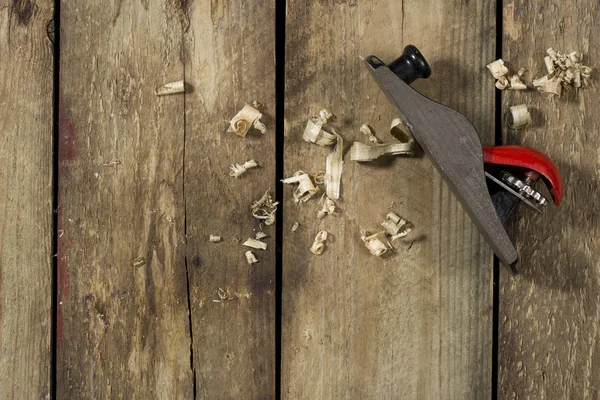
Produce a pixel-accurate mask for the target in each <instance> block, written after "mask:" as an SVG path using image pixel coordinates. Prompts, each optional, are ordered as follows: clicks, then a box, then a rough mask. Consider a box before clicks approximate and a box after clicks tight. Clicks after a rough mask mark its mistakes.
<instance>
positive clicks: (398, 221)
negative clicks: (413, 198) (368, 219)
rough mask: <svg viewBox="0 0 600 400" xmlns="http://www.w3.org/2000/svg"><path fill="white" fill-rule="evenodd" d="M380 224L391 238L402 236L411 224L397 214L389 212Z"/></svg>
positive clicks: (407, 231)
mask: <svg viewBox="0 0 600 400" xmlns="http://www.w3.org/2000/svg"><path fill="white" fill-rule="evenodd" d="M381 226H383V228H384V229H385V230H386V232H387V233H388V234H389V235H390V236H391V237H392V240H396V239H398V238H402V237H404V236H406V235H408V234H409V233H410V231H411V230H412V225H411V224H410V223H409V222H407V221H406V220H405V219H404V218H402V217H400V216H399V215H398V214H396V213H393V212H389V213H388V214H387V215H386V219H385V221H383V222H382V223H381Z"/></svg>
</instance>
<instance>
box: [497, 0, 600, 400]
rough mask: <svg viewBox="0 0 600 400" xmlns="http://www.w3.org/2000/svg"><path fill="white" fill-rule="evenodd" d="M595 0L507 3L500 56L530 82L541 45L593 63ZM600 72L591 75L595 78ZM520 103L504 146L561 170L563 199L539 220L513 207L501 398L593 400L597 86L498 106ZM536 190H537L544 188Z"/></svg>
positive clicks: (597, 383)
mask: <svg viewBox="0 0 600 400" xmlns="http://www.w3.org/2000/svg"><path fill="white" fill-rule="evenodd" d="M599 17H600V15H599V9H598V2H596V1H591V0H579V1H576V2H569V3H561V2H542V1H536V2H528V1H509V2H506V4H505V6H504V42H503V56H504V59H505V60H508V63H509V64H510V66H511V67H512V68H517V69H518V68H520V67H525V68H527V69H528V70H529V71H530V72H529V75H528V76H527V78H528V79H533V78H536V77H540V76H542V75H543V74H545V68H544V63H543V57H544V56H545V52H546V49H547V48H548V47H553V48H555V49H556V50H561V51H575V50H577V51H580V52H582V54H583V55H584V56H583V61H584V64H586V65H592V66H597V65H598V60H600V51H599V50H598V37H599V34H600V27H599V26H598V24H597V23H596V22H595V21H597V19H598V18H599ZM595 78H597V75H594V79H595ZM523 102H525V103H527V104H528V106H529V107H530V108H531V109H532V110H533V111H532V116H533V124H532V126H530V127H528V128H527V129H525V130H523V131H520V132H509V133H508V135H507V142H508V143H519V144H523V145H526V146H531V147H535V148H537V149H539V150H541V151H543V152H545V153H546V154H548V156H549V157H550V158H552V159H553V160H554V162H556V164H557V165H558V167H559V169H560V170H561V172H562V176H563V181H564V185H565V197H564V199H563V202H562V204H561V205H560V206H559V207H555V206H554V205H552V204H551V205H549V206H548V207H547V208H546V212H545V215H544V216H543V217H540V216H537V215H535V214H534V213H531V212H529V210H527V209H526V208H524V207H523V208H520V209H519V213H518V215H517V219H516V221H517V223H516V224H515V229H516V232H517V245H518V246H517V247H518V250H519V253H520V257H521V261H520V270H521V275H519V276H517V277H511V276H509V275H508V274H506V273H504V272H503V273H502V275H501V281H500V317H499V318H500V325H499V327H500V328H499V334H500V338H499V391H498V393H499V395H498V398H503V399H505V398H536V399H558V398H562V399H566V398H569V399H584V398H597V397H598V395H599V390H600V375H599V374H598V371H599V370H600V340H599V337H598V326H599V324H600V313H599V312H598V309H599V308H598V307H599V304H600V288H599V284H600V282H599V278H598V277H599V267H600V264H599V263H598V260H599V259H600V241H599V237H600V236H599V227H600V223H599V221H598V216H597V209H598V206H599V204H598V194H597V193H598V187H597V182H598V177H599V172H598V170H599V169H598V159H599V155H600V151H599V147H598V140H597V132H598V128H599V125H600V117H599V116H598V113H597V110H598V109H599V98H598V91H597V89H596V88H595V87H592V88H587V89H583V90H580V91H579V92H577V91H573V92H572V93H569V94H564V95H563V96H562V98H560V99H551V98H548V97H547V96H546V95H543V94H539V93H537V92H535V91H531V92H525V93H505V94H504V95H503V105H504V107H505V108H506V107H508V106H511V105H514V104H519V103H523ZM541 186H543V185H541Z"/></svg>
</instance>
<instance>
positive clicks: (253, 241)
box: [242, 238, 267, 250]
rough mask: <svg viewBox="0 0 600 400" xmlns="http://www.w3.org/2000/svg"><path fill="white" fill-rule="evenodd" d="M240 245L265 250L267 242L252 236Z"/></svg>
mask: <svg viewBox="0 0 600 400" xmlns="http://www.w3.org/2000/svg"><path fill="white" fill-rule="evenodd" d="M242 246H246V247H252V248H253V249H259V250H266V249H267V244H266V243H265V242H261V241H260V240H256V239H253V238H248V239H247V240H246V241H245V242H244V243H242Z"/></svg>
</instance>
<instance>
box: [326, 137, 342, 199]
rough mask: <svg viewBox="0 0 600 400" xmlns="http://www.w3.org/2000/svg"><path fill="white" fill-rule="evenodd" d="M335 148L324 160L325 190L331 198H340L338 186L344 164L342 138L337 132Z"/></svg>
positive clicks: (340, 181) (340, 182)
mask: <svg viewBox="0 0 600 400" xmlns="http://www.w3.org/2000/svg"><path fill="white" fill-rule="evenodd" d="M334 133H335V132H334ZM335 136H336V137H337V143H336V145H335V148H334V149H333V151H332V152H331V153H329V155H328V156H327V159H326V160H325V191H326V192H327V196H328V197H331V198H332V199H335V200H337V199H339V198H340V186H341V184H342V170H343V166H344V154H343V153H344V139H342V137H341V136H340V135H338V134H337V133H335Z"/></svg>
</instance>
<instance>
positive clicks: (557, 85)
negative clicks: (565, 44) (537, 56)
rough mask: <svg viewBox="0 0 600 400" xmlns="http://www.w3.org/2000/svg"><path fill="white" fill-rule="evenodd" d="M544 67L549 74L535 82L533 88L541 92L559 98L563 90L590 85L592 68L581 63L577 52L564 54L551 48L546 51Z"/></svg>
mask: <svg viewBox="0 0 600 400" xmlns="http://www.w3.org/2000/svg"><path fill="white" fill-rule="evenodd" d="M546 53H547V54H548V55H547V56H545V57H544V65H545V66H546V71H547V74H546V75H544V76H542V77H541V78H537V79H535V80H534V81H533V86H534V87H536V88H537V90H539V91H540V92H545V93H550V94H553V95H555V96H559V97H560V95H561V93H562V88H565V89H567V90H568V89H570V88H571V87H575V88H583V87H587V86H589V85H590V82H589V79H590V76H591V74H592V68H591V67H588V66H585V65H583V64H581V63H580V60H581V54H579V53H578V52H576V51H573V52H570V53H562V52H560V51H556V50H554V49H553V48H552V47H550V48H549V49H548V50H546Z"/></svg>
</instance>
